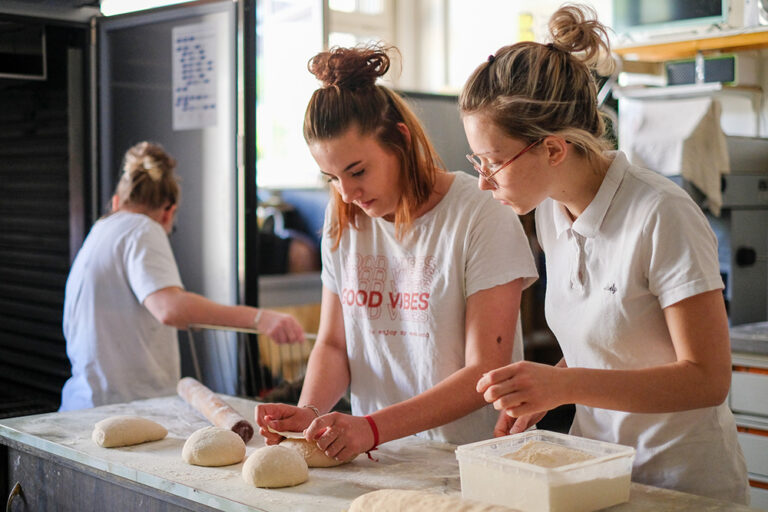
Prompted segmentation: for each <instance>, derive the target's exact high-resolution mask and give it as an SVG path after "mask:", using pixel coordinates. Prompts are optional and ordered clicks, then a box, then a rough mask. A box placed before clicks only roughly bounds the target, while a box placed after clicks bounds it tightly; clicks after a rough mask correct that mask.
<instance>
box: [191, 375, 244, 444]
mask: <svg viewBox="0 0 768 512" xmlns="http://www.w3.org/2000/svg"><path fill="white" fill-rule="evenodd" d="M176 392H177V393H178V394H179V396H180V397H181V398H183V399H184V401H185V402H187V403H188V404H189V405H191V406H192V407H194V408H195V409H197V410H198V411H199V412H200V413H201V414H202V415H203V416H205V417H206V418H208V421H210V422H211V423H213V424H214V425H215V426H217V427H223V428H228V429H230V430H231V431H232V432H234V433H235V434H237V435H239V436H240V437H242V438H243V441H244V442H246V443H247V442H248V441H250V440H251V438H252V437H253V425H251V424H250V423H249V422H248V421H247V420H246V419H245V418H243V417H242V416H240V414H239V413H238V412H237V411H236V410H234V409H233V408H232V407H230V406H229V405H227V403H226V402H224V400H222V399H221V398H219V397H218V396H217V395H216V393H214V392H213V391H211V390H210V389H208V388H207V387H205V386H203V385H202V384H200V383H199V382H198V381H196V380H195V379H193V378H192V377H184V378H183V379H181V380H180V381H179V383H178V385H177V386H176Z"/></svg>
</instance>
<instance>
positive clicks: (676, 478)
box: [536, 152, 748, 503]
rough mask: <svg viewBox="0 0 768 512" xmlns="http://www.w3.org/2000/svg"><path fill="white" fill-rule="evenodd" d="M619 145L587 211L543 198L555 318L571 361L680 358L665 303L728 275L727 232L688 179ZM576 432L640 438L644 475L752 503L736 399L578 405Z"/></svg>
mask: <svg viewBox="0 0 768 512" xmlns="http://www.w3.org/2000/svg"><path fill="white" fill-rule="evenodd" d="M609 156H611V157H612V158H613V163H612V164H611V166H610V168H609V169H608V172H607V174H606V176H605V179H604V180H603V183H602V185H601V186H600V189H599V190H598V192H597V195H596V196H595V198H594V199H593V200H592V202H591V203H590V204H589V206H588V207H587V209H586V210H585V211H584V212H583V213H582V215H580V216H579V217H578V218H577V219H576V221H574V222H571V220H570V217H569V216H568V214H567V212H566V211H565V207H564V206H562V205H561V204H560V203H557V202H555V201H553V200H552V199H547V200H546V201H544V202H543V203H542V204H541V205H540V206H539V207H538V209H537V210H536V227H537V234H538V237H539V242H540V244H541V246H542V248H543V250H544V252H545V254H546V271H547V293H546V305H545V311H546V317H547V322H548V324H549V326H550V328H551V329H552V331H553V332H554V334H555V336H556V337H557V339H558V342H559V343H560V347H561V349H562V351H563V355H564V357H565V361H566V362H567V364H568V366H569V367H582V368H604V369H633V368H638V369H639V368H647V367H651V366H657V365H663V364H666V363H670V362H674V361H676V355H675V350H674V347H673V345H672V339H671V337H670V335H669V331H668V329H667V324H666V322H665V319H664V313H663V311H662V310H663V308H665V307H667V306H669V305H671V304H674V303H676V302H679V301H681V300H683V299H685V298H688V297H691V296H694V295H697V294H700V293H703V292H707V291H710V290H717V289H721V288H722V287H723V283H722V279H721V277H720V270H719V263H718V258H717V239H716V237H715V235H714V233H713V232H712V230H711V228H710V226H709V224H708V222H707V220H706V218H705V217H704V215H703V214H702V212H701V210H700V209H699V207H698V206H697V205H696V204H695V203H694V202H693V201H692V200H691V198H690V197H689V196H688V195H687V193H686V192H685V191H683V190H682V189H681V188H680V187H678V186H677V185H675V184H674V183H673V182H672V181H670V180H668V179H667V178H665V177H663V176H661V175H659V174H657V173H655V172H653V171H649V170H646V169H641V168H639V167H636V166H633V165H631V164H630V163H629V162H628V160H627V158H626V156H625V155H624V154H623V153H621V152H611V153H610V154H609ZM671 391H672V390H671ZM606 392H610V391H609V390H606ZM571 433H572V434H575V435H580V436H584V437H588V438H593V439H599V440H602V441H608V442H614V443H620V444H623V445H628V446H634V447H635V448H636V449H637V455H636V458H635V466H634V470H633V474H632V479H633V480H634V481H637V482H641V483H645V484H649V485H655V486H659V487H666V488H671V489H676V490H680V491H685V492H690V493H694V494H699V495H704V496H711V497H715V498H719V499H724V500H730V501H735V502H740V503H746V500H747V491H748V489H747V479H746V467H745V464H744V457H743V455H742V452H741V449H740V448H739V444H738V442H737V440H736V426H735V422H734V419H733V415H732V414H731V412H730V410H729V409H728V407H727V405H726V404H725V403H723V404H721V405H719V406H717V407H708V408H703V409H695V410H690V411H684V412H676V413H668V414H634V413H627V412H619V411H612V410H606V409H597V408H594V407H585V406H582V405H577V406H576V416H575V418H574V423H573V425H572V427H571Z"/></svg>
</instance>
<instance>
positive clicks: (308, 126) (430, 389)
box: [256, 47, 536, 461]
mask: <svg viewBox="0 0 768 512" xmlns="http://www.w3.org/2000/svg"><path fill="white" fill-rule="evenodd" d="M389 63H390V59H389V56H388V54H387V51H386V49H383V48H378V47H371V48H352V49H347V48H336V49H334V50H332V51H330V52H324V53H320V54H318V55H317V56H315V57H314V58H313V59H312V60H311V61H310V71H311V72H312V73H313V74H314V75H315V76H316V77H317V78H318V79H319V80H320V81H321V82H322V84H323V85H322V86H321V87H320V88H319V89H318V90H316V91H315V93H314V94H313V96H312V99H311V100H310V103H309V105H308V107H307V111H306V116H305V119H304V136H305V139H306V141H307V143H308V145H309V149H310V152H311V153H312V156H313V157H314V159H315V161H316V162H317V164H318V166H319V168H320V172H321V174H322V175H323V176H324V177H325V179H327V181H328V182H329V183H330V188H331V202H330V205H329V207H328V210H327V212H326V219H325V228H324V236H323V241H322V259H323V270H322V280H323V297H322V313H321V321H320V329H319V333H318V338H317V343H316V344H315V346H314V348H313V350H312V354H311V357H310V360H309V366H308V369H307V374H306V377H305V380H304V388H303V390H302V393H301V398H300V400H299V406H298V407H294V406H290V405H283V404H267V405H260V406H259V407H258V409H257V412H256V415H257V418H256V419H257V422H258V424H259V425H260V426H261V427H262V429H261V433H262V435H264V436H265V437H266V439H267V443H269V444H274V443H276V442H279V441H280V440H281V438H280V436H278V435H276V434H274V433H271V432H269V431H268V428H270V427H271V428H272V429H274V430H279V431H304V430H305V429H306V432H305V436H306V438H307V439H309V440H314V441H316V442H317V445H318V447H319V448H320V449H321V450H323V451H324V452H325V453H326V454H327V455H329V456H331V457H335V458H337V459H339V460H342V461H344V460H350V459H352V458H353V457H355V456H356V455H358V454H359V453H361V452H364V451H368V450H370V449H372V448H373V447H375V446H376V445H377V444H380V443H383V442H386V441H390V440H393V439H397V438H400V437H403V436H407V435H411V434H416V433H421V434H420V435H421V436H423V437H425V438H428V439H434V440H440V441H447V442H452V443H467V442H470V441H476V440H480V439H487V438H488V437H491V436H492V433H493V427H494V424H495V422H496V417H497V414H496V412H495V411H494V410H493V408H492V407H491V406H488V405H486V404H485V402H484V401H483V399H482V397H481V396H480V395H478V394H477V392H476V391H475V383H476V382H477V379H479V378H480V377H481V376H482V374H483V373H485V372H487V371H489V370H491V369H493V368H497V367H499V366H502V365H505V364H508V363H509V362H510V361H512V360H519V359H521V356H522V340H521V337H520V334H521V333H520V324H519V320H518V309H519V304H520V294H521V291H522V290H523V289H524V288H525V287H526V286H528V285H529V284H530V283H531V282H533V280H534V279H535V277H536V268H535V265H534V262H533V257H532V255H531V252H530V248H529V245H528V241H527V239H526V237H525V234H524V232H523V230H522V226H521V224H520V222H519V220H518V219H517V216H516V215H515V214H514V212H512V211H511V210H508V209H505V208H503V207H502V206H501V205H499V204H497V203H495V202H494V201H493V199H492V198H491V197H490V196H489V195H487V194H484V193H482V192H481V191H479V190H477V187H476V186H475V182H474V178H472V177H471V176H470V175H468V174H465V173H461V172H458V173H449V172H446V171H444V170H442V169H440V168H439V167H438V165H439V164H438V163H437V162H438V156H437V155H436V154H435V152H434V150H433V148H432V145H431V143H430V142H429V140H428V139H427V136H426V134H425V133H424V130H423V129H422V127H421V125H420V123H419V121H418V120H417V119H416V117H415V116H414V114H413V113H412V112H411V110H410V109H409V108H408V106H407V105H406V104H405V102H404V101H403V100H402V99H401V98H400V97H399V96H398V95H397V94H395V93H394V92H392V91H391V90H390V89H388V88H386V87H384V86H381V85H377V84H376V80H377V78H379V77H380V76H383V75H384V74H385V73H386V72H387V70H388V68H389ZM513 351H514V353H515V358H514V359H513ZM348 388H349V389H350V392H351V404H352V415H346V414H340V413H330V414H325V413H327V412H328V411H330V410H331V408H332V407H333V406H334V405H335V404H336V402H337V401H338V400H339V399H340V398H341V397H342V396H343V395H344V393H345V392H346V390H347V389H348ZM318 416H319V417H318Z"/></svg>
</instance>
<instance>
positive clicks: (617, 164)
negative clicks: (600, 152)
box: [552, 151, 629, 238]
mask: <svg viewBox="0 0 768 512" xmlns="http://www.w3.org/2000/svg"><path fill="white" fill-rule="evenodd" d="M606 156H608V157H609V158H613V162H612V163H611V165H610V167H608V171H607V172H606V173H605V177H604V178H603V182H602V183H601V184H600V188H599V189H598V190H597V194H595V197H594V198H593V199H592V202H591V203H589V205H588V206H587V208H586V209H585V210H584V211H583V212H582V214H581V215H579V218H577V219H576V220H575V221H573V222H571V218H570V216H569V215H568V212H567V210H566V208H565V206H564V205H562V204H560V203H558V202H557V201H552V205H553V208H554V210H555V211H554V221H555V229H556V231H557V236H558V237H559V236H560V235H562V234H563V233H564V232H566V231H567V230H569V229H572V230H574V231H575V232H577V233H579V234H580V235H582V236H585V237H588V238H591V237H594V236H595V235H596V234H597V232H598V231H599V230H600V225H601V224H602V223H603V219H604V218H605V215H606V213H608V208H609V207H610V206H611V203H612V202H613V198H614V197H615V196H616V191H617V190H618V189H619V185H620V184H621V180H623V179H624V174H625V173H626V172H627V168H628V167H629V160H627V157H626V155H624V153H622V152H621V151H608V152H607V153H606Z"/></svg>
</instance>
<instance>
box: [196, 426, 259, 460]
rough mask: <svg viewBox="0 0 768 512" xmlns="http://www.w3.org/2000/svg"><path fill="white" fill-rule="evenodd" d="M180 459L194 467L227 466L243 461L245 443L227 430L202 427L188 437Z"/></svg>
mask: <svg viewBox="0 0 768 512" xmlns="http://www.w3.org/2000/svg"><path fill="white" fill-rule="evenodd" d="M181 457H182V458H183V459H184V462H186V463H187V464H194V465H195V466H229V465H230V464H237V463H238V462H240V461H241V460H243V457H245V443H244V442H243V438H242V437H240V436H239V435H238V434H236V433H234V432H232V431H231V430H230V429H228V428H224V427H203V428H201V429H200V430H198V431H196V432H195V433H193V434H192V435H191V436H189V439H187V441H186V442H185V443H184V448H182V450H181Z"/></svg>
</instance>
